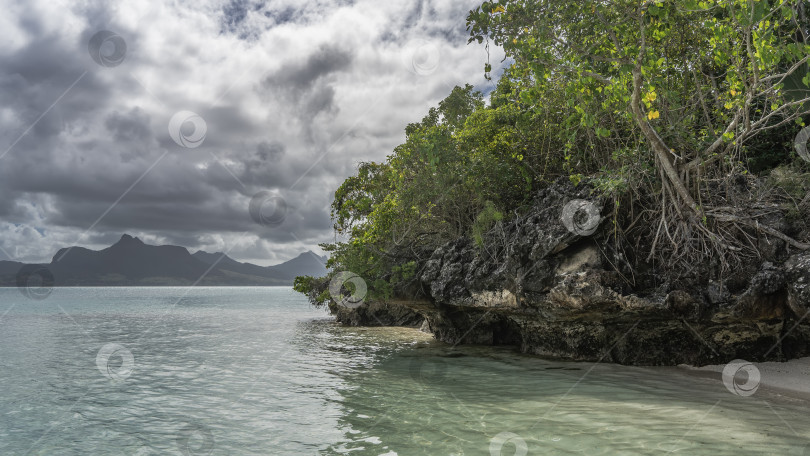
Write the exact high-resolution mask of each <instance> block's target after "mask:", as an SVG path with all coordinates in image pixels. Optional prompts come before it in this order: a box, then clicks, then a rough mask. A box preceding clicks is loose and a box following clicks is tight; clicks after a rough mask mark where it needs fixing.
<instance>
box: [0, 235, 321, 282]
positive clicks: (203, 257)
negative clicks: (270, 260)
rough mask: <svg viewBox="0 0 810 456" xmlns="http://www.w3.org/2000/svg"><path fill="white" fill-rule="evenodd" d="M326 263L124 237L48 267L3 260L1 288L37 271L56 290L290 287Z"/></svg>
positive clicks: (71, 253)
mask: <svg viewBox="0 0 810 456" xmlns="http://www.w3.org/2000/svg"><path fill="white" fill-rule="evenodd" d="M325 261H326V259H325V258H324V257H319V256H317V255H316V254H314V253H312V252H307V253H302V254H301V255H299V256H298V257H296V258H293V259H292V260H290V261H287V262H286V263H282V264H279V265H275V266H257V265H255V264H250V263H240V262H238V261H236V260H234V259H232V258H230V257H228V256H227V255H225V254H224V253H207V252H203V251H199V252H197V253H195V254H194V255H192V254H190V253H189V251H188V250H187V249H186V248H184V247H178V246H175V245H160V246H156V245H149V244H145V243H144V242H143V241H141V240H140V239H138V238H136V237H132V236H130V235H127V234H125V235H123V236H122V237H121V239H120V240H119V241H118V242H117V243H115V244H113V245H112V246H110V247H108V248H106V249H103V250H97V251H96V250H89V249H86V248H83V247H70V248H64V249H61V250H59V251H58V252H57V253H56V255H54V256H53V259H52V260H51V262H50V263H49V264H43V265H24V264H23V263H19V262H15V261H0V286H16V283H17V276H18V274H19V273H20V271H21V270H23V269H24V268H25V270H30V269H31V268H36V267H37V266H38V267H44V268H46V269H47V270H48V271H50V273H51V274H52V275H53V278H54V282H55V285H56V286H146V285H191V284H194V283H199V285H205V286H238V285H267V286H269V285H292V283H293V280H294V279H295V277H296V276H298V275H312V276H323V275H325V274H326V268H325V266H324V263H325Z"/></svg>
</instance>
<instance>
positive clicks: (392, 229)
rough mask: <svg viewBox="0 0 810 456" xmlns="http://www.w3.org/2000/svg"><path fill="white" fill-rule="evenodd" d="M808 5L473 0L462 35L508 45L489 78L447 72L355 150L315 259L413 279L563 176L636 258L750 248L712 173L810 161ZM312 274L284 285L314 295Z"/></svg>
mask: <svg viewBox="0 0 810 456" xmlns="http://www.w3.org/2000/svg"><path fill="white" fill-rule="evenodd" d="M808 13H810V2H807V1H805V0H706V1H697V0H649V1H639V0H585V1H580V2H564V1H558V0H502V1H496V2H484V3H483V4H482V5H481V6H480V7H479V8H477V9H475V10H473V11H471V12H470V13H469V15H468V17H467V26H468V30H469V31H470V36H471V38H470V42H471V43H478V44H483V45H486V46H487V47H489V46H490V44H495V45H497V46H501V47H503V49H504V50H505V51H506V54H507V58H508V62H509V63H510V64H509V65H508V66H507V67H505V68H503V73H502V75H501V76H500V78H499V79H498V81H497V88H496V90H494V91H493V92H492V93H491V94H490V96H489V100H488V103H485V101H484V98H483V96H482V94H480V93H478V92H476V91H475V90H474V89H473V88H472V87H471V86H469V85H467V86H465V87H456V88H455V89H454V90H453V91H452V93H451V94H450V95H449V96H448V97H447V98H446V99H445V100H444V101H442V102H441V103H440V104H439V106H438V108H434V109H431V110H430V111H429V112H428V114H427V116H425V117H424V119H422V121H421V122H419V123H414V124H410V125H408V126H407V128H406V141H405V143H403V144H402V145H400V146H398V147H397V148H396V149H395V150H394V151H393V153H392V154H391V155H389V156H388V159H387V160H386V161H385V162H382V163H363V164H362V165H360V167H359V170H358V173H357V175H356V176H353V177H350V178H349V179H347V180H346V181H345V182H344V183H343V185H341V187H340V188H339V189H338V190H337V192H336V193H335V201H334V204H333V210H332V216H333V219H334V221H335V229H336V231H337V233H339V234H340V235H342V236H344V237H345V238H346V239H347V240H346V241H345V242H338V243H334V244H328V245H325V246H324V248H325V250H327V251H328V252H330V254H331V258H330V260H329V264H328V266H329V267H330V268H332V269H333V270H335V271H339V270H349V271H353V272H355V273H357V274H359V275H360V276H362V277H364V278H365V279H366V281H367V283H368V285H369V291H370V293H371V295H372V296H391V295H413V294H419V293H420V292H421V290H420V288H419V285H418V283H417V281H416V280H415V278H416V277H417V275H418V269H419V267H420V266H421V265H423V264H424V263H425V261H426V260H427V259H428V257H429V256H430V254H431V253H432V252H433V250H435V248H437V247H438V246H440V245H442V244H443V243H445V242H447V241H450V240H453V239H456V238H459V237H462V236H469V237H472V238H473V239H474V240H475V242H476V243H477V244H478V245H479V246H482V245H483V242H484V241H483V235H484V233H485V232H486V231H487V230H489V229H490V228H492V227H494V226H496V225H497V224H499V223H502V221H503V220H504V219H508V218H510V217H513V216H515V215H516V214H520V213H522V212H523V211H524V210H525V208H526V207H527V206H528V205H529V204H531V201H532V195H533V194H534V193H535V191H536V190H538V189H539V188H542V187H543V186H545V185H547V184H548V183H550V182H552V181H554V180H556V179H558V178H560V177H563V178H568V179H570V180H571V181H572V182H574V183H575V184H579V183H580V182H581V181H583V180H587V181H588V182H590V183H591V185H592V186H593V187H594V188H595V189H597V191H599V192H601V193H603V194H605V195H606V196H608V197H610V198H611V199H612V200H613V201H614V202H615V204H614V205H613V206H614V213H613V214H612V217H613V218H614V221H615V223H616V233H617V239H619V238H622V239H627V238H633V239H634V240H635V241H634V242H632V243H630V246H631V248H633V249H635V250H637V252H636V255H635V257H636V259H637V261H646V262H650V261H655V260H656V259H658V260H660V261H663V262H665V264H668V265H669V266H670V267H682V268H684V269H688V268H690V266H691V265H693V264H694V262H695V261H704V260H705V259H706V258H707V257H708V256H712V257H715V258H719V259H720V260H721V262H722V264H723V265H725V266H726V267H729V265H731V264H733V262H734V261H735V260H736V261H739V260H740V259H741V258H744V257H745V255H746V254H750V255H755V254H756V252H752V251H750V247H748V246H747V245H745V244H744V243H741V242H740V241H739V240H738V239H737V238H736V237H735V233H737V231H735V230H740V229H743V228H746V229H748V228H751V229H759V228H758V227H754V225H752V224H750V223H752V222H749V218H747V217H745V216H744V214H742V213H741V211H743V210H744V209H745V208H735V207H727V206H725V205H723V204H722V203H721V202H718V201H715V200H714V195H713V192H712V191H711V188H712V185H714V188H716V186H717V183H718V182H722V181H724V180H729V179H733V178H734V177H735V176H741V175H746V174H748V173H750V172H767V171H769V170H770V169H772V168H776V167H778V166H780V165H786V164H788V163H790V162H795V164H793V165H792V166H793V167H794V168H801V167H804V169H805V170H806V169H807V167H806V164H804V163H803V162H802V163H799V162H801V160H799V159H798V157H797V155H796V153H795V152H794V151H792V148H791V146H792V142H793V139H794V137H795V136H796V134H797V133H798V132H799V130H800V129H801V128H802V127H804V121H803V116H804V115H806V114H807V113H808V108H809V107H810V104H808V103H807V102H808V101H810V91H808V87H810V72H808V64H807V63H808V55H810V45H808V44H807V43H810V41H808V32H810V27H808V20H807V14H808ZM484 70H485V72H486V73H487V76H488V77H491V76H490V75H491V73H492V72H493V67H492V64H491V63H490V62H487V63H486V64H485V68H484ZM795 172H796V173H799V171H795ZM791 185H793V187H792V189H793V190H791V192H797V190H796V184H795V182H794V183H792V184H791ZM800 188H801V191H805V189H806V186H803V187H802V186H800ZM799 193H800V192H799ZM662 228H663V229H662ZM661 233H667V234H666V237H665V238H662V234H661ZM737 234H739V233H737ZM770 234H773V235H778V236H780V237H784V238H785V240H786V241H787V242H789V243H790V244H791V245H793V246H794V247H798V248H807V247H808V246H807V245H805V244H803V243H801V242H799V241H796V240H794V239H791V238H789V237H787V236H784V235H782V233H770ZM743 237H744V236H743ZM616 242H621V241H620V240H616ZM730 247H731V248H730ZM747 249H748V250H747ZM314 280H315V279H311V278H305V279H301V280H300V281H298V282H297V286H296V289H297V290H299V291H302V292H305V293H310V294H312V293H313V290H320V291H318V292H317V293H316V298H318V299H316V301H317V302H321V303H322V302H324V301H325V300H326V298H327V297H328V293H327V294H324V292H323V290H324V289H325V288H324V287H325V281H323V280H321V281H320V282H317V284H316V283H315V282H313V281H314ZM316 285H318V286H316Z"/></svg>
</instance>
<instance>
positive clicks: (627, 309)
mask: <svg viewBox="0 0 810 456" xmlns="http://www.w3.org/2000/svg"><path fill="white" fill-rule="evenodd" d="M605 204H606V201H604V200H602V199H599V198H594V197H593V196H592V191H591V189H589V188H588V187H587V186H579V187H574V186H573V185H571V184H569V183H566V182H563V181H561V182H558V183H556V184H554V185H551V186H550V187H548V188H546V189H545V190H543V191H542V192H541V193H540V194H539V195H537V198H536V202H535V204H534V207H533V208H532V210H531V211H529V213H528V214H526V215H524V216H521V217H518V218H516V219H514V220H512V221H511V222H508V223H506V224H503V225H499V226H496V227H495V228H494V229H493V230H491V231H490V232H489V233H488V234H487V236H486V239H485V242H483V243H482V244H479V245H476V244H475V243H474V242H473V241H472V240H470V239H467V238H462V239H458V240H455V241H452V242H449V243H447V244H445V245H444V246H442V247H440V248H438V249H437V250H436V251H435V252H434V253H433V255H432V256H431V258H430V260H429V261H427V263H426V264H424V265H421V266H422V267H421V270H420V275H419V277H418V278H419V281H420V282H421V284H422V287H423V290H424V292H423V293H424V295H426V296H425V297H424V299H418V300H398V301H387V302H380V301H370V302H366V303H363V304H362V305H360V306H352V307H344V306H338V305H334V304H333V305H332V306H331V308H332V310H333V313H335V314H336V315H337V318H338V320H339V321H341V322H344V323H347V324H352V325H418V324H421V325H422V327H423V329H425V330H428V331H430V332H432V333H433V334H434V335H435V337H436V338H437V339H439V340H442V341H445V342H447V343H451V344H458V343H474V344H499V345H500V344H507V345H514V346H517V347H519V348H520V350H521V351H523V352H528V353H534V354H538V355H542V356H548V357H554V358H564V359H571V360H589V361H598V360H601V361H605V362H616V363H621V364H636V365H675V364H680V363H688V364H694V365H703V364H716V363H724V362H728V361H730V360H733V359H736V358H742V359H747V360H750V361H765V360H784V359H789V358H795V357H799V356H807V355H810V318H805V317H810V316H809V315H808V311H809V310H810V253H808V252H800V251H791V250H789V248H788V246H787V245H785V243H784V242H782V241H780V240H779V239H775V238H770V239H764V241H765V242H767V243H769V245H771V248H770V249H771V254H770V255H768V256H769V257H770V258H767V259H771V260H773V261H765V260H766V259H762V260H756V261H754V260H752V261H750V262H748V263H747V264H745V267H741V268H739V270H736V271H731V272H730V273H729V272H726V273H725V274H717V273H713V272H712V270H711V269H710V268H707V267H704V265H695V273H694V274H693V275H692V278H691V279H689V280H683V279H680V278H673V277H669V276H668V275H667V272H666V267H660V266H659V267H658V268H657V271H656V272H654V273H653V272H649V271H639V270H638V267H631V265H630V262H629V261H628V258H626V257H625V255H624V254H622V253H621V252H619V251H618V249H617V248H615V245H614V244H613V243H612V241H611V236H612V232H611V220H610V219H605V218H603V217H602V215H601V214H602V213H603V212H604V210H605ZM760 241H762V240H761V239H760ZM780 243H781V244H780Z"/></svg>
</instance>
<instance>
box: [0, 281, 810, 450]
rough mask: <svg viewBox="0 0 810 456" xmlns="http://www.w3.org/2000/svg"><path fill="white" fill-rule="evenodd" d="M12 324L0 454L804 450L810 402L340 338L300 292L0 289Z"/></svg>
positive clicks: (424, 345)
mask: <svg viewBox="0 0 810 456" xmlns="http://www.w3.org/2000/svg"><path fill="white" fill-rule="evenodd" d="M0 315H2V317H0V388H1V389H0V454H2V455H25V454H37V455H39V454H43V455H44V454H48V455H51V454H54V455H96V454H114V455H119V454H120V455H153V454H154V455H167V454H174V455H207V454H214V455H238V454H261V455H265V454H266V455H337V454H352V455H400V456H406V455H431V456H433V455H501V456H512V455H518V456H520V455H526V454H529V455H608V454H611V455H612V454H616V455H636V454H638V455H641V454H644V455H647V454H668V453H673V454H684V455H741V454H751V455H761V454H769V455H771V454H772V455H804V454H808V455H810V449H807V448H805V446H806V445H807V444H808V443H810V407H808V405H807V403H805V402H802V401H798V400H788V399H784V398H779V397H777V396H774V395H772V394H767V393H762V394H760V393H757V394H755V395H753V396H750V397H743V396H738V395H734V394H732V393H730V392H729V391H728V390H727V389H726V388H725V386H724V385H723V383H722V382H721V381H720V380H717V379H711V378H707V379H703V378H695V377H690V376H687V375H685V374H682V373H680V372H679V371H677V370H675V369H644V368H632V367H619V366H611V365H595V364H593V363H562V362H552V361H545V360H541V359H538V358H534V357H529V356H522V355H518V354H515V353H514V352H512V351H511V350H508V349H492V348H482V347H463V346H460V347H450V346H448V345H444V344H440V343H436V342H433V341H432V339H431V338H430V337H429V336H427V335H425V334H422V333H419V332H418V331H415V330H406V329H391V328H378V329H364V328H344V327H341V326H337V325H336V324H334V323H333V322H332V320H331V319H330V318H328V317H327V316H326V315H325V314H324V313H323V312H322V311H318V310H314V309H312V308H310V307H309V306H308V304H307V302H306V300H305V299H304V298H303V297H302V296H300V295H297V294H295V293H294V292H293V291H291V290H290V289H289V288H194V289H186V288H74V289H56V290H54V292H53V294H51V295H50V296H49V297H48V298H47V299H43V300H33V299H30V298H27V297H25V296H23V295H22V294H21V293H19V292H18V291H17V290H16V289H13V288H12V289H0Z"/></svg>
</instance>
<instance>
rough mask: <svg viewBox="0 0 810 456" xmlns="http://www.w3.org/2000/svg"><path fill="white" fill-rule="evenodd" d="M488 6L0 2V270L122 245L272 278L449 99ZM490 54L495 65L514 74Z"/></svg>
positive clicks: (482, 85) (476, 56) (462, 78)
mask: <svg viewBox="0 0 810 456" xmlns="http://www.w3.org/2000/svg"><path fill="white" fill-rule="evenodd" d="M479 4H480V0H472V1H469V0H443V1H438V0H432V1H429V0H386V1H380V0H370V1H362V0H356V1H355V0H331V1H327V0H273V1H251V0H222V1H215V0H193V1H186V0H177V1H164V2H158V1H153V2H144V1H126V2H108V1H94V0H91V1H53V0H18V1H12V0H0V6H1V7H2V10H3V14H2V15H1V16H0V43H1V44H0V195H2V197H1V198H0V260H8V259H11V260H15V261H24V262H50V260H51V258H52V256H53V255H54V254H55V253H56V251H57V250H58V249H59V248H61V247H65V246H70V245H80V246H84V247H88V248H92V249H100V248H104V247H107V246H109V245H111V244H113V243H115V242H116V241H117V240H118V239H119V238H120V237H121V235H122V234H124V233H128V234H131V235H133V236H138V237H140V238H141V239H142V240H144V241H145V242H147V243H152V244H175V245H182V246H185V247H188V248H189V250H190V251H191V252H194V251H196V250H206V251H209V252H226V253H228V255H229V256H231V257H233V258H235V259H238V260H240V261H249V262H253V263H256V264H262V265H269V264H276V263H280V262H282V261H285V260H287V259H290V258H293V257H295V256H297V255H298V254H299V253H301V252H304V251H307V250H313V251H315V252H317V253H321V250H320V249H319V248H318V244H319V243H323V242H331V241H334V240H335V237H334V233H333V231H332V226H331V221H330V216H329V209H330V208H329V206H330V204H331V202H332V199H333V194H334V190H335V189H336V188H337V187H338V186H339V185H340V183H341V182H342V181H343V180H344V179H345V178H346V177H348V176H350V175H352V174H353V173H355V171H356V169H357V166H358V164H359V163H361V162H363V161H381V160H384V159H385V157H386V156H387V155H388V154H390V153H391V152H392V150H393V148H394V147H395V146H396V145H397V144H400V143H401V142H403V140H404V129H405V126H406V125H407V124H408V123H410V122H416V121H419V120H421V118H422V117H423V116H424V115H425V114H426V113H427V111H428V109H429V108H430V107H431V106H436V105H437V104H438V102H439V101H440V100H442V99H443V98H444V97H445V96H447V95H448V94H449V93H450V91H451V90H452V88H453V87H454V86H455V85H463V84H465V83H470V84H473V85H474V86H476V88H478V89H479V90H482V91H484V92H487V91H488V90H491V89H492V83H491V82H487V81H486V80H485V79H484V74H483V68H484V63H485V62H486V61H487V54H486V50H485V49H484V47H483V46H481V45H478V44H470V45H468V44H467V32H466V30H465V18H466V15H467V12H468V11H469V10H470V9H472V8H474V7H476V6H479ZM491 52H492V57H491V61H492V62H493V63H497V62H499V61H500V60H501V58H502V57H503V55H502V52H501V54H498V52H499V50H497V49H496V50H494V51H491Z"/></svg>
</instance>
